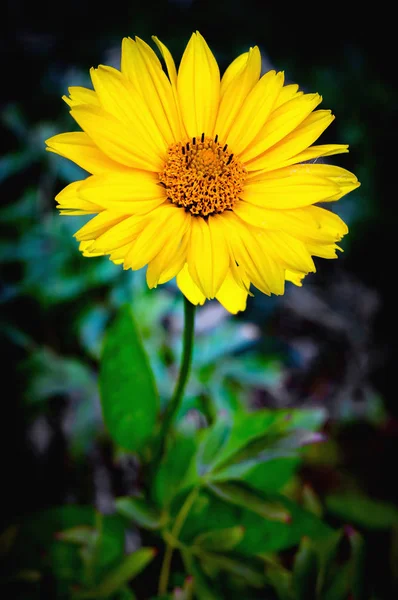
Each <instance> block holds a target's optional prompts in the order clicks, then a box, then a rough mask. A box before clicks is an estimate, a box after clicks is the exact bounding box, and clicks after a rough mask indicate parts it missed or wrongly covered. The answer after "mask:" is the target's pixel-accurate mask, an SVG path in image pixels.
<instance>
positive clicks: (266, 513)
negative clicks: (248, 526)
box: [208, 483, 290, 523]
mask: <svg viewBox="0 0 398 600" xmlns="http://www.w3.org/2000/svg"><path fill="white" fill-rule="evenodd" d="M208 488H209V489H210V490H211V491H212V492H213V493H214V494H216V496H218V497H219V498H221V499H222V500H225V501H226V502H230V503H231V504H235V505H237V506H241V507H242V508H246V509H247V510H251V511H252V512H254V513H256V514H257V515H260V517H264V519H269V520H270V521H280V522H282V523H288V522H289V521H290V515H289V513H288V512H287V511H286V509H285V508H284V506H283V505H282V504H281V503H280V502H275V501H272V500H269V499H267V498H265V497H264V496H263V495H262V494H260V493H259V492H257V491H254V490H252V489H250V488H249V487H248V486H245V485H244V484H243V483H219V484H209V485H208Z"/></svg>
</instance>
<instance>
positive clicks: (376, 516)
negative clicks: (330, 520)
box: [325, 493, 398, 529]
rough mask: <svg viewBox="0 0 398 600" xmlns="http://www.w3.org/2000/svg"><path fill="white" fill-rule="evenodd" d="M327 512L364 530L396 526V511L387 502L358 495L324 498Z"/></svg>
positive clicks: (397, 518) (397, 521)
mask: <svg viewBox="0 0 398 600" xmlns="http://www.w3.org/2000/svg"><path fill="white" fill-rule="evenodd" d="M325 502H326V508H327V510H328V511H329V512H330V513H332V514H333V515H335V516H336V517H339V519H341V520H342V521H345V522H346V523H354V524H356V525H359V526H360V527H365V528H366V529H389V528H390V527H392V526H393V525H396V524H398V509H397V508H396V507H395V506H394V505H393V504H389V503H387V502H381V501H379V500H374V499H373V498H367V497H366V496H362V495H360V494H354V493H349V494H333V495H330V496H328V497H327V498H326V501H325Z"/></svg>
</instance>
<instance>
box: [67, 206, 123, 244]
mask: <svg viewBox="0 0 398 600" xmlns="http://www.w3.org/2000/svg"><path fill="white" fill-rule="evenodd" d="M124 219H125V217H124V216H123V215H115V214H113V213H112V212H109V211H107V210H104V211H102V212H101V213H99V215H97V216H96V217H93V218H92V219H90V221H89V222H88V223H86V224H85V225H84V226H83V227H82V228H81V229H79V231H77V232H76V233H75V238H76V239H77V240H78V241H79V242H85V241H88V240H94V239H95V238H97V237H98V236H100V235H101V234H102V233H105V231H108V229H110V228H111V227H113V226H114V225H116V224H117V223H120V222H121V221H123V220H124Z"/></svg>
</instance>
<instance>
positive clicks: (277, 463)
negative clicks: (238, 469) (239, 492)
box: [242, 456, 300, 494]
mask: <svg viewBox="0 0 398 600" xmlns="http://www.w3.org/2000/svg"><path fill="white" fill-rule="evenodd" d="M299 464H300V458H299V457H298V456H295V457H293V458H287V457H282V458H274V459H273V460H269V461H267V462H263V463H260V464H257V465H255V466H254V467H253V468H252V469H250V470H249V471H248V472H247V473H246V474H244V476H243V478H242V479H243V481H244V482H245V483H247V484H248V485H250V487H252V488H255V489H256V490H259V491H261V492H263V493H265V494H267V493H268V494H269V493H275V492H279V490H280V489H281V488H282V487H283V486H285V485H286V484H287V483H288V481H289V480H291V479H292V477H293V476H294V474H295V472H296V471H297V468H298V466H299Z"/></svg>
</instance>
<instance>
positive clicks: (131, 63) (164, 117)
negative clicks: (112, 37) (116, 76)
mask: <svg viewBox="0 0 398 600" xmlns="http://www.w3.org/2000/svg"><path fill="white" fill-rule="evenodd" d="M122 72H123V74H124V75H125V76H126V77H127V78H128V79H129V81H130V82H131V83H132V84H133V86H134V87H135V89H136V90H137V91H138V93H139V94H140V96H141V98H142V100H143V102H144V104H145V106H146V110H147V111H149V112H150V113H151V115H152V118H153V120H154V122H155V123H156V124H157V126H158V128H159V130H160V131H161V133H162V136H163V139H164V140H165V142H166V145H167V146H169V145H170V144H172V143H175V142H177V141H178V140H180V139H181V135H182V134H181V130H180V123H179V118H178V110H177V106H176V102H175V96H174V94H173V90H172V88H171V84H170V81H169V79H168V78H167V75H166V74H165V73H164V71H163V69H162V65H161V63H160V61H159V59H158V57H157V56H156V54H155V52H154V51H153V50H152V48H150V46H148V44H146V43H145V42H144V41H143V40H141V39H140V38H136V40H135V41H134V40H132V39H131V38H124V40H123V42H122Z"/></svg>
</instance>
